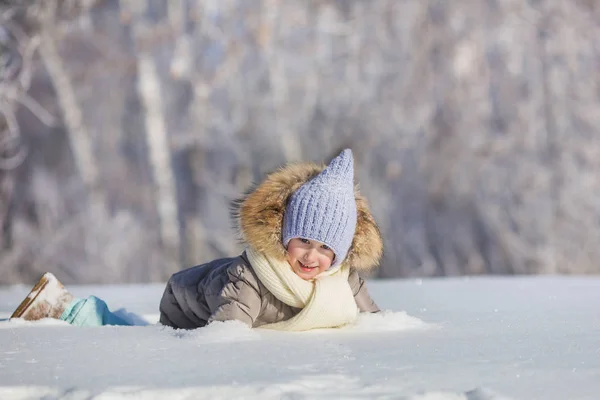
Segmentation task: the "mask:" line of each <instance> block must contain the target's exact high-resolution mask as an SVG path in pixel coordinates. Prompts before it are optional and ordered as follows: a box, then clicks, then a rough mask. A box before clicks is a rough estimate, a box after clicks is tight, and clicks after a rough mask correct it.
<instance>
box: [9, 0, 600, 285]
mask: <svg viewBox="0 0 600 400" xmlns="http://www.w3.org/2000/svg"><path fill="white" fill-rule="evenodd" d="M0 4H1V5H0V11H1V20H0V26H1V27H0V79H1V80H0V125H1V127H2V129H1V130H0V155H1V156H2V157H1V159H0V223H1V226H2V230H1V236H0V246H1V253H0V284H10V283H18V282H23V283H32V282H33V281H35V280H36V279H37V278H39V276H40V274H41V273H42V272H43V271H46V270H51V271H53V272H55V273H56V274H57V275H58V276H59V277H60V278H61V280H63V281H64V282H65V283H109V282H111V283H112V282H151V281H164V280H166V279H167V278H168V276H169V275H170V274H171V273H173V272H175V271H177V270H179V269H181V268H182V267H186V266H191V265H194V264H197V263H200V262H203V261H207V260H209V259H211V258H215V257H220V256H231V255H235V254H237V253H238V252H239V251H240V250H241V246H240V244H239V243H238V242H237V236H236V233H235V231H234V230H233V229H232V224H231V219H230V216H229V203H230V202H231V201H232V200H234V199H236V198H238V197H239V196H240V195H241V194H243V192H244V191H245V190H246V189H247V188H248V187H249V186H250V185H251V184H252V183H253V182H255V181H257V180H259V179H260V178H261V177H262V176H263V175H264V174H265V173H267V172H269V171H271V170H273V169H275V168H277V167H278V166H280V165H282V164H283V163H285V162H288V161H295V160H312V161H317V162H321V161H327V160H328V159H329V158H330V157H332V156H333V155H335V154H336V152H337V151H338V150H340V149H342V148H344V147H351V148H352V149H353V150H354V153H355V157H356V175H357V179H358V181H359V182H360V187H361V189H362V191H363V193H364V194H365V195H366V196H367V198H368V199H369V201H370V204H371V208H372V211H373V213H374V215H375V217H376V219H377V221H378V222H379V224H380V226H381V230H382V234H383V236H384V238H385V257H384V259H383V262H382V265H381V268H380V270H379V272H378V273H377V275H376V277H381V278H386V277H414V276H450V275H466V274H468V275H476V274H595V273H598V272H600V246H599V244H600V230H599V227H600V179H598V173H599V172H600V136H599V129H600V128H599V127H600V40H599V38H600V5H599V3H598V2H596V1H595V0H528V1H527V0H462V1H446V0H403V1H400V0H371V1H367V0H312V1H308V0H307V1H297V0H168V1H167V0H149V1H144V0H105V1H95V0H70V1H69V0H62V1H59V0H44V1H34V0H30V1H19V0H13V1H7V0H3V1H2V2H1V3H0Z"/></svg>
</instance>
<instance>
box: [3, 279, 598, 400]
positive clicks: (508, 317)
mask: <svg viewBox="0 0 600 400" xmlns="http://www.w3.org/2000/svg"><path fill="white" fill-rule="evenodd" d="M369 288H370V291H371V293H372V295H373V297H374V298H375V300H376V301H377V302H378V304H379V305H380V306H381V307H382V308H384V309H386V310H389V311H386V312H384V313H382V314H379V315H367V316H364V317H362V318H361V319H360V321H359V323H358V324H357V325H356V326H354V327H350V328H348V329H344V330H323V331H313V332H307V333H282V332H269V331H263V330H250V329H247V328H245V327H244V326H241V325H239V324H237V323H235V322H231V323H222V324H215V325H212V326H209V327H207V328H203V329H198V330H195V331H175V330H172V329H170V328H165V327H161V326H158V325H153V324H150V325H147V326H136V327H102V328H75V327H71V326H68V325H66V324H64V323H61V322H58V321H51V320H44V321H41V322H37V323H27V322H24V321H10V322H9V321H7V320H6V319H7V318H8V316H9V315H10V313H11V312H12V311H13V309H14V308H15V307H16V306H17V304H18V303H19V302H20V301H21V300H22V298H23V297H24V296H25V295H26V293H27V292H28V290H29V288H28V287H24V286H13V287H0V399H41V398H44V399H55V398H56V399H69V400H75V399H89V398H94V399H104V400H106V399H155V398H168V399H217V398H244V399H280V398H287V399H292V398H293V399H302V398H310V399H332V398H335V399H337V398H352V399H371V398H377V399H411V400H434V399H435V400H441V399H443V400H450V399H453V400H454V399H456V400H458V399H466V400H484V399H485V400H488V399H544V400H553V399H556V400H565V399H594V400H596V399H599V398H600V279H599V278H565V277H563V278H558V277H532V278H478V279H474V278H472V279H464V278H460V279H447V280H423V281H421V280H410V281H371V282H369ZM70 289H71V291H72V292H73V293H74V294H75V295H78V296H85V295H88V294H95V295H98V296H100V297H102V298H104V299H105V300H107V301H108V303H109V305H111V308H113V309H117V308H120V307H126V308H127V311H128V312H130V313H134V315H133V316H132V317H135V316H138V317H143V318H145V319H146V320H147V321H149V322H151V323H153V322H155V321H156V320H157V318H158V315H157V312H156V309H157V303H158V300H159V298H160V296H161V294H162V290H163V286H162V285H146V286H104V287H91V286H87V287H86V286H78V287H71V288H70ZM2 319H3V320H2Z"/></svg>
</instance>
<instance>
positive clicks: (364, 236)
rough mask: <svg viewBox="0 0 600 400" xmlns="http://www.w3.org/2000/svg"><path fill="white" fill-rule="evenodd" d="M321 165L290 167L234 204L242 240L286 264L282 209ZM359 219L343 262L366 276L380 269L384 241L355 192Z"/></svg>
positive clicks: (236, 221) (364, 201)
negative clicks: (368, 272)
mask: <svg viewBox="0 0 600 400" xmlns="http://www.w3.org/2000/svg"><path fill="white" fill-rule="evenodd" d="M324 168H325V166H324V165H317V164H313V163H297V164H290V165H288V166H285V167H283V168H280V169H279V170H277V171H275V172H273V173H271V174H269V175H267V177H266V178H265V180H264V181H263V182H262V183H260V184H259V185H258V186H257V187H255V188H254V189H252V190H251V191H250V192H249V193H248V194H247V195H246V196H245V197H243V198H241V199H239V200H236V201H235V202H234V203H233V207H232V211H233V217H234V220H235V224H236V227H237V229H238V231H239V233H240V236H241V239H242V241H243V242H245V243H246V244H248V245H250V246H252V247H254V248H255V249H256V250H258V251H260V252H262V253H263V254H265V255H266V256H268V257H273V258H275V259H278V260H285V258H286V250H285V248H284V247H283V244H282V243H281V231H282V225H283V216H284V213H285V207H286V205H287V203H288V200H289V198H290V196H291V195H292V193H294V192H295V191H296V190H297V189H298V188H299V187H300V186H302V185H303V184H304V183H306V182H307V181H309V180H310V179H311V178H313V177H314V176H316V175H317V174H319V172H321V171H322V170H323V169H324ZM355 196H356V207H357V210H358V216H357V217H358V218H357V224H356V233H355V234H354V239H353V241H352V246H351V247H350V250H349V251H348V256H347V258H346V262H349V263H350V265H351V266H352V267H353V268H355V269H357V270H358V271H363V272H367V271H370V270H372V269H374V268H376V267H377V266H378V265H379V260H380V259H381V256H382V253H383V240H382V238H381V233H380V231H379V228H378V227H377V224H376V222H375V219H374V218H373V216H372V215H371V212H370V211H369V206H368V203H367V201H366V199H365V198H364V197H362V196H361V195H360V193H359V191H358V187H356V188H355Z"/></svg>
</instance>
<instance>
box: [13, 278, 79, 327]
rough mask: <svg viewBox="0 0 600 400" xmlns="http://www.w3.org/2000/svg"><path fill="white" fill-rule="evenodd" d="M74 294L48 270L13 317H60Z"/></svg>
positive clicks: (28, 319) (32, 319)
mask: <svg viewBox="0 0 600 400" xmlns="http://www.w3.org/2000/svg"><path fill="white" fill-rule="evenodd" d="M72 300H73V295H72V294H71V293H69V292H68V291H67V289H65V287H64V286H63V284H62V283H60V281H59V280H58V279H56V277H55V276H54V275H53V274H51V273H50V272H46V273H45V274H44V275H43V276H42V277H41V278H40V280H39V281H38V282H37V283H36V284H35V285H34V286H33V289H31V292H29V294H28V295H27V297H26V298H25V300H23V301H22V302H21V304H19V306H18V307H17V309H16V310H15V312H14V313H13V314H12V315H11V317H10V318H11V319H12V318H22V319H24V320H27V321H36V320H39V319H42V318H56V319H58V318H60V316H61V315H62V313H63V311H64V310H65V308H66V307H67V306H68V305H69V303H70V302H71V301H72Z"/></svg>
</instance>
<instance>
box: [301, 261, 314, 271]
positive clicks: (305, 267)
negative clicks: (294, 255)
mask: <svg viewBox="0 0 600 400" xmlns="http://www.w3.org/2000/svg"><path fill="white" fill-rule="evenodd" d="M298 264H300V269H301V270H302V271H304V272H311V271H312V270H314V269H315V268H317V266H316V265H315V266H314V267H309V266H306V265H304V264H302V263H301V262H300V261H298Z"/></svg>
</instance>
